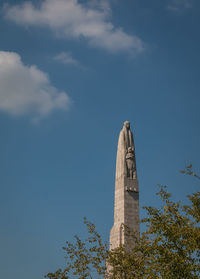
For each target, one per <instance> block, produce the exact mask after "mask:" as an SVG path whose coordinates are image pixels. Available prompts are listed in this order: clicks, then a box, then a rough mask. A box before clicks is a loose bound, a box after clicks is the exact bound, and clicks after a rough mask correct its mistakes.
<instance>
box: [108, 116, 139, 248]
mask: <svg viewBox="0 0 200 279" xmlns="http://www.w3.org/2000/svg"><path fill="white" fill-rule="evenodd" d="M124 225H125V226H126V227H128V228H130V229H131V230H134V231H135V232H136V234H138V235H139V231H140V225H139V188H138V180H137V171H136V160H135V146H134V140H133V134H132V132H131V129H130V122H128V121H125V122H124V125H123V128H122V130H121V132H120V135H119V140H118V147H117V161H116V177H115V206H114V225H113V227H112V229H111V231H110V249H114V248H116V247H119V246H120V244H125V245H129V241H130V237H128V236H127V234H126V233H125V232H124Z"/></svg>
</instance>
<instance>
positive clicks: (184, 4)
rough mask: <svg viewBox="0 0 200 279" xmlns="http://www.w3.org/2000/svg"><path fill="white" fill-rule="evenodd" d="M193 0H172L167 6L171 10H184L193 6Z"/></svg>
mask: <svg viewBox="0 0 200 279" xmlns="http://www.w3.org/2000/svg"><path fill="white" fill-rule="evenodd" d="M192 4H193V0H171V1H170V2H169V4H168V6H167V8H168V9H169V10H171V11H182V10H183V9H189V8H191V7H192Z"/></svg>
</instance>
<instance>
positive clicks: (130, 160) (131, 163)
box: [126, 147, 136, 179]
mask: <svg viewBox="0 0 200 279" xmlns="http://www.w3.org/2000/svg"><path fill="white" fill-rule="evenodd" d="M126 167H127V177H129V178H130V179H135V178H136V168H135V154H134V150H133V148H132V147H128V151H127V153H126Z"/></svg>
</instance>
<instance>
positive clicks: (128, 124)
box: [124, 121, 130, 129]
mask: <svg viewBox="0 0 200 279" xmlns="http://www.w3.org/2000/svg"><path fill="white" fill-rule="evenodd" d="M124 125H125V127H126V128H127V129H130V122H128V121H126V122H124Z"/></svg>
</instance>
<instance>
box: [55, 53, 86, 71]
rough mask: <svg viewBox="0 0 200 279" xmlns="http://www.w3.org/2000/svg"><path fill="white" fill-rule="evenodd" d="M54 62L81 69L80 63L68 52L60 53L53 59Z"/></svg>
mask: <svg viewBox="0 0 200 279" xmlns="http://www.w3.org/2000/svg"><path fill="white" fill-rule="evenodd" d="M54 60H56V61H58V62H61V63H63V64H70V65H73V66H75V67H79V68H83V66H82V65H81V63H80V62H79V61H78V60H76V59H74V58H73V57H72V55H71V53H70V52H61V53H59V54H57V55H56V56H55V57H54Z"/></svg>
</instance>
